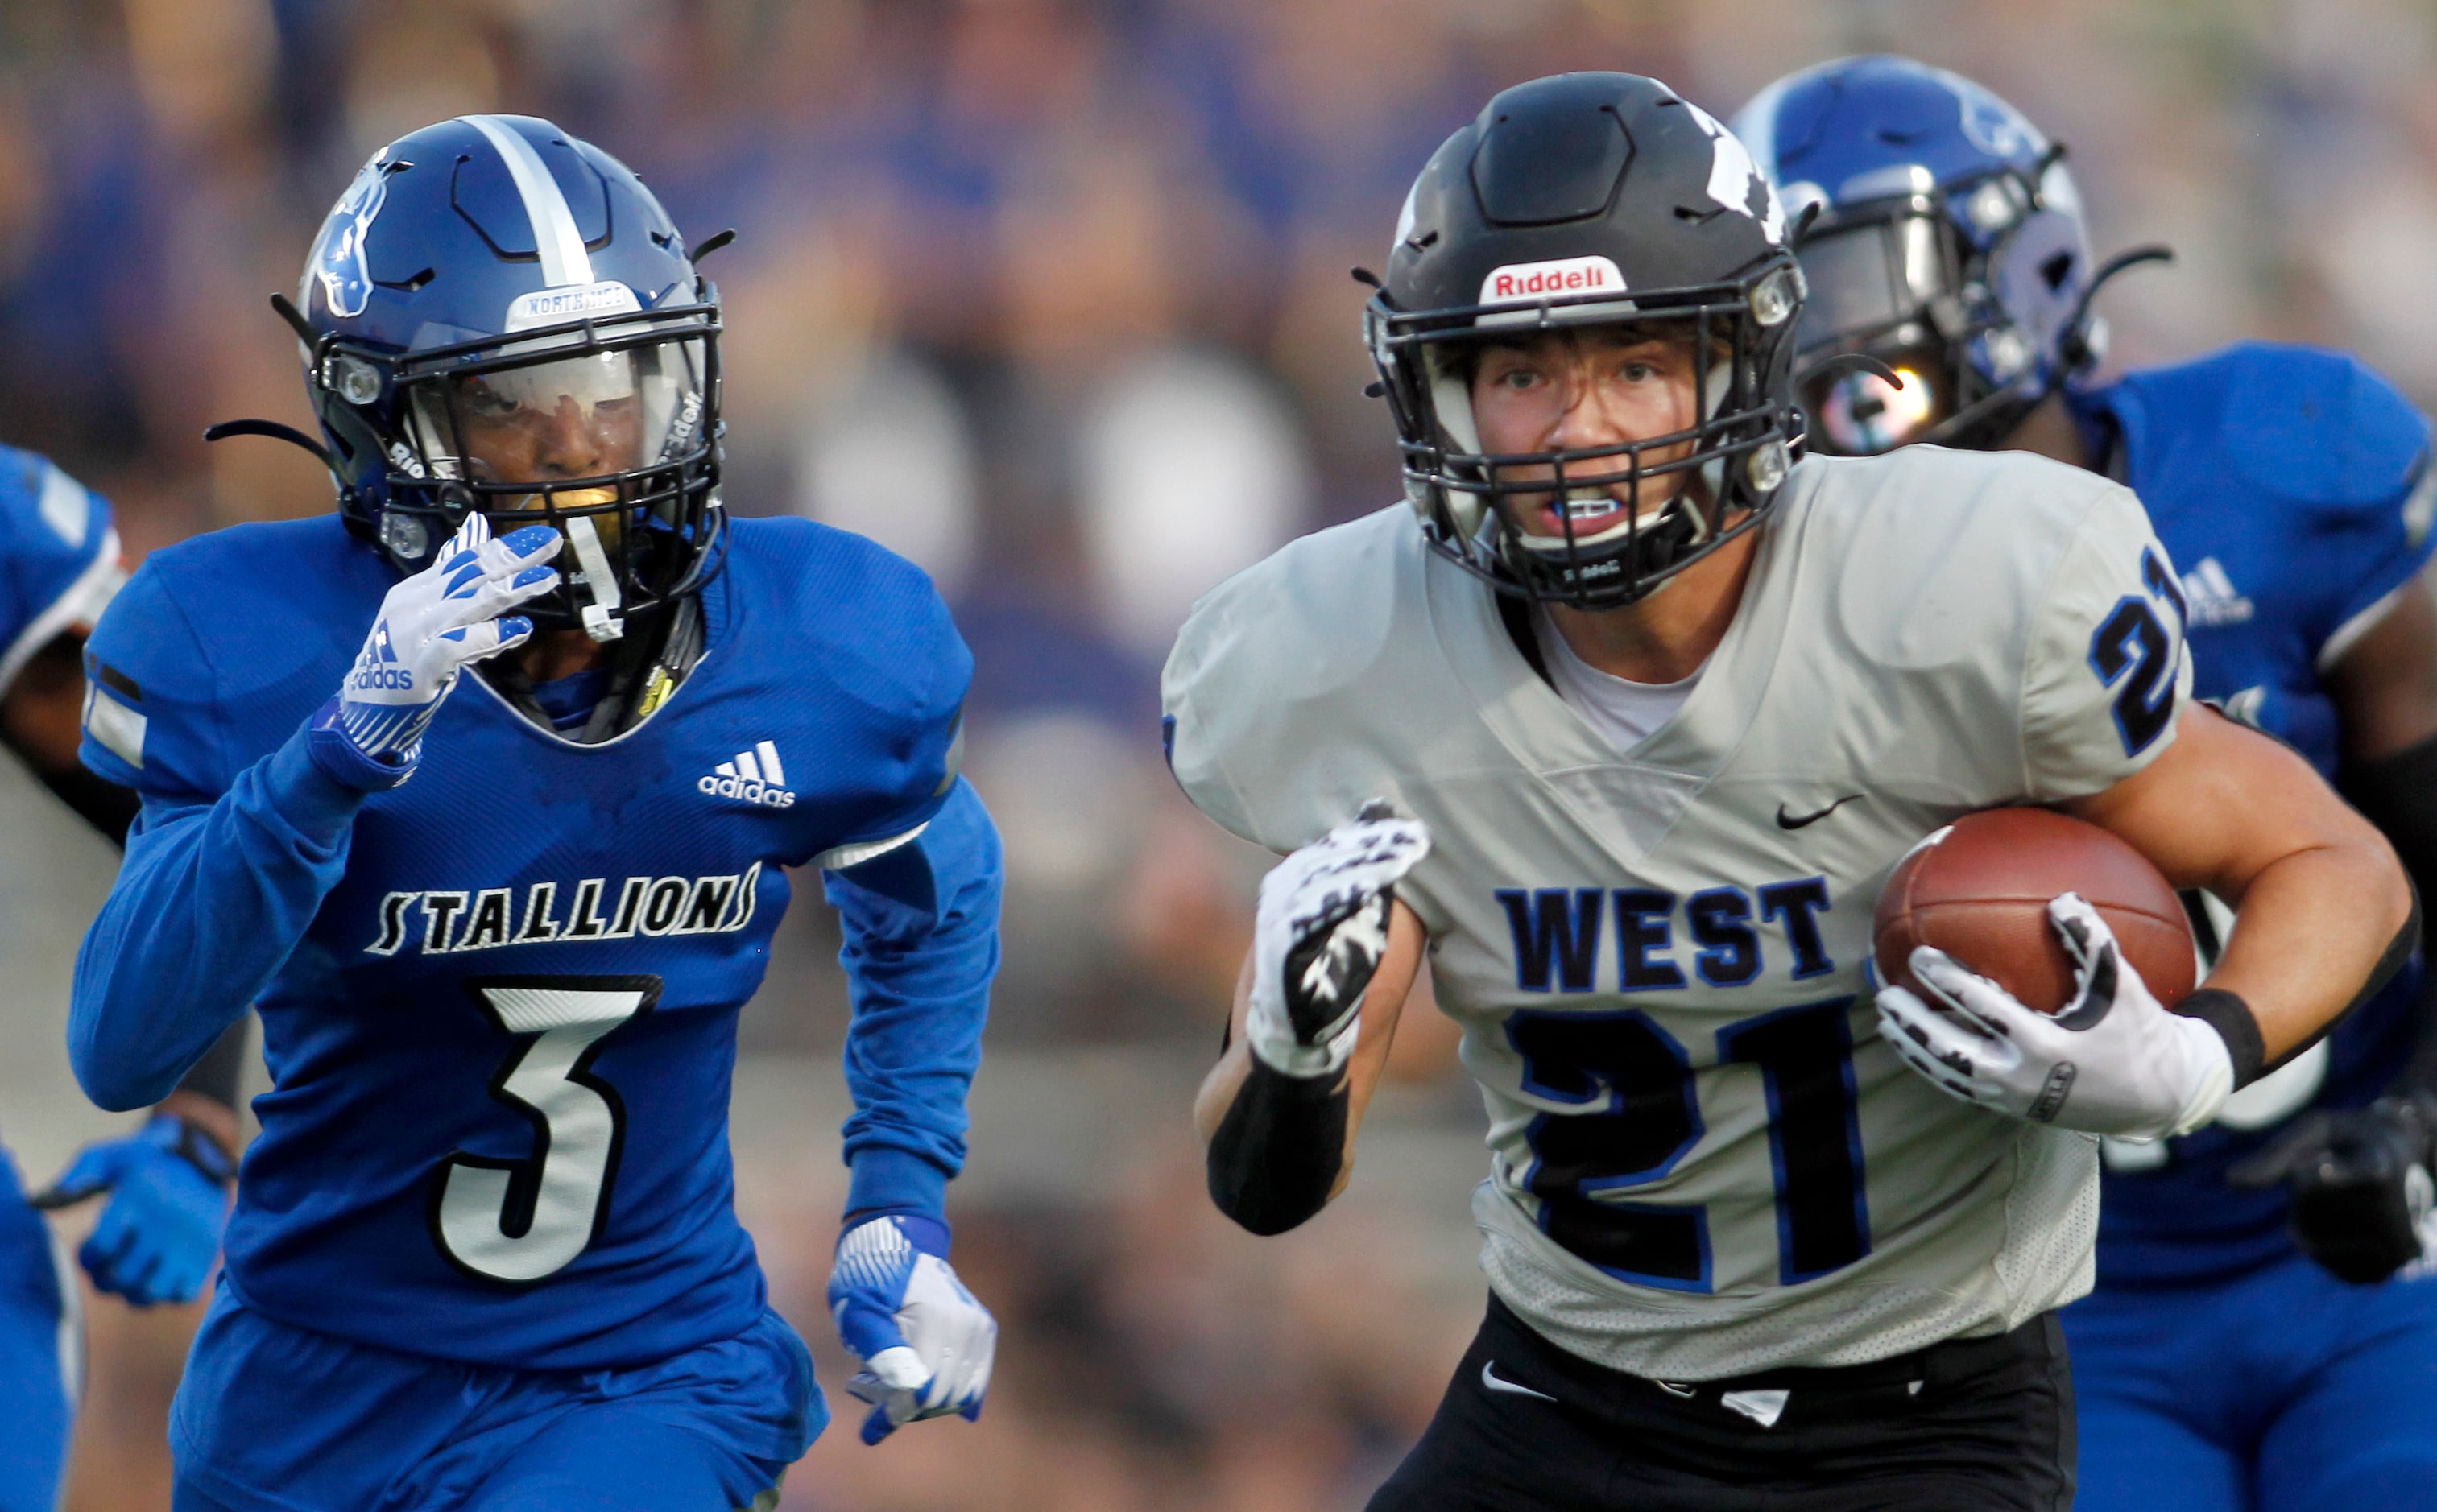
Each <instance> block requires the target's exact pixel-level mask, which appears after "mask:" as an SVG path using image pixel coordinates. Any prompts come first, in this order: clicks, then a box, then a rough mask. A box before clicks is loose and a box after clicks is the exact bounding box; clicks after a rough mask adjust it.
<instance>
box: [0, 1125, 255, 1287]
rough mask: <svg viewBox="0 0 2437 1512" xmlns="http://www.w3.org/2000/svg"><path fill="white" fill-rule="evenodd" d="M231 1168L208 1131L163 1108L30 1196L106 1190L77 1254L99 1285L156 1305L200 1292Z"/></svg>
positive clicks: (222, 1217) (61, 1197)
mask: <svg viewBox="0 0 2437 1512" xmlns="http://www.w3.org/2000/svg"><path fill="white" fill-rule="evenodd" d="M235 1176H236V1172H235V1170H234V1169H233V1168H232V1166H231V1164H230V1162H229V1157H228V1156H227V1155H225V1154H224V1153H222V1151H221V1150H220V1147H219V1145H218V1144H216V1143H215V1142H213V1140H212V1138H211V1137H210V1136H209V1135H206V1134H204V1133H203V1132H202V1130H200V1129H197V1128H195V1127H194V1126H192V1125H191V1124H189V1123H187V1122H186V1121H184V1120H183V1119H180V1118H177V1117H175V1116H173V1115H170V1114H167V1113H164V1114H160V1115H157V1116H156V1117H154V1119H153V1120H152V1121H151V1122H149V1123H147V1124H146V1125H145V1126H144V1128H143V1130H142V1131H141V1132H140V1133H137V1134H134V1135H131V1136H130V1137H128V1138H123V1139H104V1140H102V1141H101V1142H99V1143H98V1144H89V1145H86V1146H85V1147H84V1149H83V1150H81V1151H80V1152H79V1153H78V1155H77V1157H76V1159H75V1160H74V1161H73V1162H72V1163H71V1164H70V1165H69V1166H68V1168H67V1170H66V1171H65V1172H63V1173H61V1176H60V1179H59V1180H58V1181H56V1182H53V1183H52V1184H51V1186H50V1187H49V1188H48V1189H46V1190H43V1191H39V1192H36V1193H35V1194H34V1195H33V1196H32V1197H31V1198H30V1199H28V1200H29V1201H31V1202H32V1203H33V1205H34V1206H35V1207H37V1208H45V1209H48V1208H65V1207H67V1206H69V1205H70V1204H73V1203H79V1202H82V1201H83V1200H84V1199H86V1198H87V1197H91V1196H94V1195H96V1194H97V1193H100V1192H105V1191H106V1192H108V1193H110V1205H109V1206H108V1207H106V1208H103V1209H102V1210H101V1222H100V1223H99V1224H97V1225H95V1227H94V1231H93V1236H92V1237H91V1238H89V1239H87V1240H86V1241H85V1242H84V1244H83V1247H82V1248H80V1249H79V1250H78V1251H77V1259H78V1260H80V1261H82V1262H83V1264H84V1268H85V1271H86V1274H88V1275H90V1276H91V1277H93V1284H94V1285H96V1286H97V1287H99V1288H100V1289H101V1290H103V1291H105V1292H115V1293H116V1294H118V1295H120V1296H123V1297H125V1298H127V1300H128V1301H130V1302H131V1303H133V1304H134V1305H135V1306H137V1307H150V1306H151V1305H152V1304H153V1303H155V1302H191V1301H193V1300H194V1299H195V1297H196V1296H197V1295H199V1294H201V1293H202V1289H203V1279H204V1277H208V1276H209V1275H211V1272H212V1262H213V1260H217V1259H218V1258H219V1252H220V1229H221V1227H222V1226H223V1225H225V1224H226V1223H227V1222H228V1193H229V1184H230V1182H231V1181H232V1180H233V1179H234V1178H235Z"/></svg>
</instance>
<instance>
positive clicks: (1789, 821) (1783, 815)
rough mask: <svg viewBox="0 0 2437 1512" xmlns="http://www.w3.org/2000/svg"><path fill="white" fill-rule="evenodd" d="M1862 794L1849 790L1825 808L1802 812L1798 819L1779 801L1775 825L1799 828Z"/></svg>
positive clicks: (1825, 816) (1832, 811) (1814, 821)
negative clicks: (1813, 812)
mask: <svg viewBox="0 0 2437 1512" xmlns="http://www.w3.org/2000/svg"><path fill="white" fill-rule="evenodd" d="M1860 796H1862V795H1861V794H1860V793H1858V792H1849V793H1847V794H1846V795H1845V796H1843V797H1842V798H1839V799H1837V800H1836V801H1835V802H1834V803H1832V804H1830V805H1829V806H1828V807H1827V808H1822V809H1820V810H1819V811H1818V812H1817V813H1815V814H1804V815H1803V816H1802V817H1800V818H1799V819H1797V818H1796V817H1794V816H1793V815H1792V814H1789V813H1787V812H1786V811H1785V805H1783V804H1781V803H1780V804H1779V805H1778V806H1777V827H1778V828H1780V829H1800V828H1801V827H1802V826H1805V825H1815V824H1817V823H1819V821H1821V820H1822V819H1825V818H1827V817H1828V816H1829V815H1830V814H1832V813H1834V812H1835V811H1836V810H1837V809H1839V808H1844V807H1845V806H1846V805H1847V804H1849V803H1851V802H1852V801H1853V800H1854V799H1856V798H1858V797H1860Z"/></svg>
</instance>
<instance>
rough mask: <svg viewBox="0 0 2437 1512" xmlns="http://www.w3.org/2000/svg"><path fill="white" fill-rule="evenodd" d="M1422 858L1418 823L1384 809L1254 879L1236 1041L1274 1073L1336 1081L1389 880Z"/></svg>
mask: <svg viewBox="0 0 2437 1512" xmlns="http://www.w3.org/2000/svg"><path fill="white" fill-rule="evenodd" d="M1429 853H1430V836H1429V830H1428V829H1425V828H1424V827H1423V826H1422V822H1421V821H1420V820H1418V819H1398V818H1396V817H1394V814H1393V813H1392V812H1391V810H1390V809H1389V808H1388V805H1387V803H1386V802H1385V801H1384V800H1380V799H1376V798H1375V799H1373V800H1372V801H1371V802H1369V803H1367V804H1365V805H1363V806H1362V812H1361V813H1360V815H1359V816H1358V817H1357V818H1355V819H1354V820H1353V821H1351V822H1350V823H1347V824H1342V825H1340V826H1337V827H1336V828H1335V829H1332V830H1330V831H1329V832H1328V833H1327V834H1325V835H1323V836H1321V837H1320V838H1319V839H1318V840H1315V841H1313V842H1312V843H1310V844H1308V845H1306V846H1305V847H1304V848H1303V849H1301V850H1299V851H1296V852H1295V853H1294V854H1293V855H1291V856H1289V857H1288V858H1287V859H1286V860H1282V861H1280V862H1278V864H1277V865H1276V866H1275V867H1273V868H1271V871H1270V874H1269V875H1268V876H1267V877H1264V878H1261V900H1260V907H1259V909H1258V910H1257V911H1256V912H1255V915H1254V934H1253V990H1252V1003H1251V1012H1250V1014H1249V1015H1248V1016H1247V1018H1246V1021H1245V1026H1244V1037H1245V1038H1246V1040H1248V1041H1249V1042H1250V1043H1251V1045H1252V1050H1253V1053H1254V1054H1255V1055H1258V1056H1259V1057H1260V1058H1261V1059H1262V1060H1263V1061H1264V1062H1266V1063H1268V1065H1269V1066H1270V1067H1271V1069H1274V1070H1278V1071H1282V1072H1284V1073H1285V1074H1287V1075H1289V1076H1297V1077H1314V1076H1334V1075H1336V1074H1337V1072H1338V1071H1339V1070H1341V1069H1343V1067H1344V1065H1345V1062H1346V1060H1347V1059H1348V1058H1349V1057H1350V1056H1352V1055H1353V1053H1354V1042H1355V1039H1356V1037H1357V1034H1358V1033H1359V1031H1360V1029H1361V1027H1362V1024H1361V1015H1362V994H1363V992H1364V990H1365V989H1366V988H1368V987H1369V986H1370V985H1371V977H1372V974H1373V973H1375V972H1376V971H1377V970H1378V969H1379V960H1380V957H1382V956H1384V955H1386V954H1387V952H1388V918H1389V913H1390V901H1391V898H1392V897H1393V895H1394V890H1395V883H1396V879H1397V878H1400V877H1402V876H1404V875H1405V874H1406V873H1407V872H1410V871H1411V870H1412V869H1413V868H1414V866H1416V865H1418V864H1419V863H1420V861H1421V860H1422V858H1423V857H1425V856H1427V855H1429Z"/></svg>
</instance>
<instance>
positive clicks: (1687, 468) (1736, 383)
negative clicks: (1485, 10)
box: [1365, 74, 1803, 609]
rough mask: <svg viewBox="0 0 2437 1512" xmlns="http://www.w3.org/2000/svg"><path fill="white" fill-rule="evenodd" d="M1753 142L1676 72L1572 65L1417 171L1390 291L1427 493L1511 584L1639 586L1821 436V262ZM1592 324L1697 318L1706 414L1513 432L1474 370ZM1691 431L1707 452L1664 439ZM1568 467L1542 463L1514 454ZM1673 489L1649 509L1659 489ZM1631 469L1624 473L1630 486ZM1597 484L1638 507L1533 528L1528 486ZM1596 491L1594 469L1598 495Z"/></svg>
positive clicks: (1430, 515)
mask: <svg viewBox="0 0 2437 1512" xmlns="http://www.w3.org/2000/svg"><path fill="white" fill-rule="evenodd" d="M1786 230H1787V228H1786V224H1785V217H1784V213H1783V211H1782V210H1781V209H1780V206H1779V203H1778V200H1777V195H1776V192H1775V191H1774V190H1773V189H1772V188H1771V187H1770V185H1769V183H1768V181H1767V180H1766V179H1765V178H1763V177H1762V174H1761V172H1760V170H1759V169H1758V168H1757V167H1756V166H1755V165H1754V164H1753V162H1752V159H1751V157H1750V155H1749V154H1748V153H1747V152H1745V151H1744V148H1743V145H1742V144H1741V143H1740V142H1738V141H1737V140H1736V139H1735V138H1734V137H1733V135H1731V134H1730V133H1729V132H1728V131H1727V130H1726V128H1724V127H1723V126H1721V125H1719V124H1718V122H1717V121H1715V120H1714V119H1712V118H1711V117H1710V116H1709V115H1708V114H1707V113H1704V112H1702V111H1701V110H1700V109H1699V108H1698V107H1697V106H1694V105H1692V104H1691V103H1690V102H1688V101H1686V100H1684V99H1683V98H1681V97H1680V96H1677V95H1676V94H1675V93H1674V91H1673V90H1671V89H1669V88H1668V87H1667V86H1666V85H1664V84H1661V83H1659V82H1657V80H1655V79H1649V78H1639V77H1638V76H1635V75H1631V74H1564V75H1559V76H1556V77H1553V78H1541V79H1535V80H1534V81H1533V82H1531V83H1528V84H1520V85H1517V86H1516V87H1515V88H1513V89H1510V90H1507V91H1506V92H1505V93H1503V94H1501V95H1499V96H1497V97H1496V98H1495V99H1492V100H1491V101H1490V102H1489V104H1488V106H1487V108H1485V109H1484V110H1482V112H1481V114H1480V115H1479V117H1477V118H1476V119H1475V120H1474V121H1473V122H1472V123H1471V124H1470V125H1468V126H1466V127H1464V129H1463V130H1460V131H1458V132H1456V133H1455V134H1454V135H1453V136H1451V137H1449V138H1447V140H1446V144H1445V145H1444V146H1442V147H1441V148H1439V149H1438V151H1437V152H1436V153H1434V154H1433V155H1432V156H1431V158H1430V161H1429V165H1427V166H1425V167H1424V168H1423V169H1422V174H1421V177H1420V179H1418V180H1417V181H1415V182H1414V184H1413V188H1412V193H1411V195H1410V196H1409V197H1408V198H1407V200H1406V201H1405V209H1404V214H1403V215H1402V217H1400V218H1399V221H1398V224H1397V227H1396V242H1395V247H1394V250H1393V251H1392V252H1390V254H1389V258H1388V268H1387V274H1386V276H1385V278H1383V279H1381V280H1379V281H1378V284H1377V289H1378V291H1377V293H1376V296H1375V297H1374V298H1373V299H1372V301H1371V303H1370V306H1369V309H1368V311H1367V318H1366V322H1365V324H1366V328H1367V331H1368V335H1369V338H1370V344H1371V353H1372V357H1373V360H1374V361H1375V362H1376V363H1377V365H1378V369H1379V377H1380V385H1379V387H1380V388H1381V389H1382V390H1384V391H1385V394H1386V397H1387V400H1388V406H1389V408H1390V410H1391V411H1392V412H1393V413H1394V417H1395V421H1396V431H1397V436H1398V440H1399V449H1400V451H1401V453H1402V456H1403V462H1404V476H1405V492H1406V496H1407V498H1408V499H1409V500H1410V501H1411V504H1412V506H1413V509H1414V511H1415V512H1416V513H1418V514H1420V516H1421V519H1422V527H1423V530H1424V531H1425V532H1426V533H1427V534H1428V536H1429V542H1430V545H1431V547H1433V548H1434V549H1436V550H1438V551H1439V552H1441V553H1443V554H1444V555H1446V556H1447V557H1449V558H1451V559H1452V560H1454V561H1455V562H1457V563H1458V564H1460V565H1463V566H1464V567H1465V568H1466V569H1467V570H1469V571H1472V572H1474V573H1476V574H1478V575H1480V576H1481V577H1482V578H1485V579H1487V580H1488V581H1489V582H1491V583H1493V584H1494V585H1496V586H1497V587H1498V588H1499V590H1500V591H1503V592H1508V593H1519V594H1523V595H1528V596H1530V597H1533V598H1537V599H1543V600H1552V601H1555V602H1561V603H1566V604H1569V605H1573V606H1575V607H1579V608H1585V609H1607V608H1615V607H1618V606H1621V605H1623V604H1628V603H1632V602H1634V601H1635V600H1639V599H1641V598H1643V597H1645V596H1647V595H1648V594H1650V593H1651V592H1652V591H1654V590H1655V589H1657V587H1658V586H1659V585H1660V584H1662V583H1664V582H1666V581H1667V580H1668V579H1669V578H1671V577H1673V576H1674V574H1675V573H1677V572H1680V571H1682V570H1683V569H1684V568H1685V567H1687V566H1689V565H1692V563H1693V562H1696V561H1698V560H1700V558H1701V557H1703V556H1705V555H1707V554H1708V553H1709V552H1710V551H1712V550H1714V549H1716V548H1717V547H1718V546H1719V545H1720V544H1721V543H1723V542H1725V541H1727V540H1729V539H1731V538H1733V537H1734V536H1736V535H1738V534H1740V533H1742V532H1743V531H1744V530H1750V529H1751V528H1752V527H1753V526H1754V525H1756V524H1758V523H1759V522H1760V521H1761V520H1762V518H1764V517H1765V516H1766V515H1767V513H1768V511H1769V508H1770V506H1771V504H1772V502H1773V501H1774V498H1775V496H1776V494H1777V491H1778V489H1779V487H1780V485H1781V484H1782V483H1783V482H1784V481H1785V478H1786V474H1787V472H1788V470H1789V469H1790V468H1791V467H1792V465H1793V462H1794V460H1795V457H1796V455H1797V450H1798V447H1799V444H1800V442H1801V434H1802V433H1801V421H1800V418H1799V411H1798V410H1797V407H1796V405H1795V401H1794V392H1793V383H1792V371H1793V357H1794V341H1793V337H1794V332H1795V329H1796V327H1797V323H1798V319H1799V316H1800V314H1801V309H1802V301H1803V284H1802V271H1801V269H1800V268H1799V267H1798V266H1797V263H1796V261H1795V259H1794V256H1793V254H1792V253H1791V252H1790V251H1789V250H1788V248H1787V235H1786ZM1593 325H1628V326H1632V327H1635V328H1636V329H1638V330H1647V329H1649V328H1652V327H1661V328H1664V329H1666V330H1667V331H1668V332H1670V333H1671V334H1680V335H1681V336H1682V337H1683V338H1684V339H1686V340H1687V341H1688V342H1689V343H1690V349H1691V350H1692V353H1694V354H1695V361H1696V363H1697V364H1698V366H1699V371H1700V372H1701V374H1702V378H1701V387H1700V395H1701V400H1700V403H1701V409H1700V415H1699V418H1698V420H1697V421H1696V422H1695V424H1694V425H1693V426H1692V428H1690V429H1687V430H1682V431H1678V432H1675V433H1674V434H1671V435H1665V436H1655V437H1651V438H1648V439H1646V440H1642V441H1639V442H1634V443H1626V444H1621V445H1615V446H1604V447H1595V448H1587V449H1581V450H1569V451H1552V452H1538V453H1528V454H1513V455H1507V454H1499V455H1491V454H1489V453H1487V452H1485V451H1484V450H1483V448H1482V446H1481V439H1480V433H1479V430H1478V428H1477V427H1476V426H1475V424H1474V419H1473V412H1472V401H1471V389H1470V375H1471V370H1472V365H1473V360H1474V357H1475V355H1476V354H1477V353H1478V351H1479V349H1480V348H1481V345H1482V344H1483V343H1484V342H1485V341H1490V340H1497V339H1512V338H1513V337H1514V336H1516V335H1517V333H1518V332H1526V333H1528V332H1537V331H1552V330H1562V329H1569V328H1575V327H1583V326H1593ZM1687 444H1689V445H1690V448H1691V450H1690V452H1689V455H1685V456H1682V457H1678V458H1674V459H1672V460H1667V461H1648V462H1645V461H1644V459H1645V457H1646V456H1647V455H1648V454H1651V453H1654V452H1656V453H1659V454H1661V455H1663V454H1664V453H1666V452H1668V451H1670V450H1673V449H1674V448H1678V447H1682V446H1685V445H1687ZM1530 466H1538V467H1543V468H1553V470H1554V478H1553V481H1552V479H1551V478H1550V477H1548V476H1545V475H1544V476H1541V477H1538V478H1534V479H1533V480H1530V481H1525V480H1523V479H1521V478H1517V477H1516V476H1515V470H1516V469H1518V468H1522V467H1530ZM1654 481H1655V482H1657V486H1658V488H1660V489H1664V490H1667V491H1669V492H1670V493H1671V495H1672V496H1671V497H1669V499H1668V501H1667V502H1666V503H1665V504H1664V505H1663V506H1661V507H1658V508H1657V509H1656V510H1655V511H1654V512H1653V513H1651V514H1650V515H1649V516H1648V517H1644V515H1643V513H1642V511H1641V509H1640V502H1641V492H1642V489H1643V488H1644V487H1645V486H1647V485H1650V484H1652V483H1654ZM1619 488H1622V489H1623V490H1625V491H1626V492H1625V493H1624V494H1622V495H1616V494H1615V493H1614V491H1615V490H1617V489H1619ZM1552 490H1554V491H1555V492H1556V493H1557V494H1558V495H1559V497H1561V498H1570V497H1575V496H1584V495H1588V494H1590V493H1593V492H1596V493H1598V494H1599V495H1602V496H1604V497H1610V498H1613V497H1617V496H1621V497H1622V499H1623V500H1624V502H1625V503H1626V504H1627V505H1628V506H1629V507H1628V508H1626V509H1624V510H1622V511H1621V512H1614V511H1613V506H1612V504H1611V505H1608V506H1605V507H1604V509H1603V511H1601V512H1600V513H1607V512H1614V513H1622V515H1623V520H1622V523H1620V524H1616V525H1612V526H1608V527H1605V528H1604V529H1603V530H1600V531H1599V533H1597V534H1594V535H1588V536H1582V537H1578V536H1577V535H1576V533H1575V531H1574V528H1573V519H1574V516H1575V514H1576V513H1577V512H1576V511H1574V510H1573V509H1571V508H1570V507H1568V508H1561V509H1559V510H1558V511H1557V513H1558V516H1559V518H1560V520H1561V522H1562V524H1563V529H1564V530H1565V534H1564V536H1563V538H1562V539H1559V538H1554V537H1550V536H1546V535H1539V534H1533V533H1529V532H1527V531H1525V530H1523V529H1522V527H1521V525H1520V523H1519V518H1518V512H1517V509H1515V508H1511V507H1509V500H1510V497H1511V496H1513V495H1525V494H1529V495H1535V496H1539V497H1543V498H1545V497H1546V496H1547V495H1550V493H1551V492H1552ZM1573 491H1581V494H1580V495H1578V494H1576V493H1575V492H1573Z"/></svg>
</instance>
